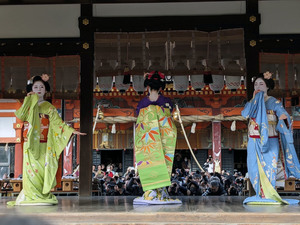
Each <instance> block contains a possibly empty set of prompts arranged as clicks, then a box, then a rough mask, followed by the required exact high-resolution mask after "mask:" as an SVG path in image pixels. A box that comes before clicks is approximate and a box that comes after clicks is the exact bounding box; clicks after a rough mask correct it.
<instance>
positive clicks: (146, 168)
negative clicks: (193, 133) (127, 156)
mask: <svg viewBox="0 0 300 225" xmlns="http://www.w3.org/2000/svg"><path fill="white" fill-rule="evenodd" d="M176 138H177V129H176V126H175V124H174V122H173V120H172V117H171V112H170V109H169V108H165V107H163V106H158V105H149V106H147V107H145V108H142V109H141V110H140V111H139V116H138V118H137V124H136V130H135V156H136V162H137V168H138V172H139V175H140V180H141V183H142V186H143V190H144V191H147V190H152V189H156V188H161V187H166V186H169V185H170V184H171V182H170V176H171V171H172V166H173V160H174V151H175V145H176Z"/></svg>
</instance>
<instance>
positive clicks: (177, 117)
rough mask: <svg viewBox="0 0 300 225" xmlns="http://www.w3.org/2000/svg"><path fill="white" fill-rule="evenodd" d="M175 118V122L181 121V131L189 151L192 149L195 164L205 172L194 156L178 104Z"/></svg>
mask: <svg viewBox="0 0 300 225" xmlns="http://www.w3.org/2000/svg"><path fill="white" fill-rule="evenodd" d="M173 118H174V119H175V120H177V119H178V120H179V123H180V126H181V129H182V132H183V135H184V138H185V141H186V143H187V145H188V147H189V149H190V152H191V155H192V156H193V158H194V160H195V162H196V163H197V165H198V167H199V168H200V169H201V171H202V172H204V169H203V168H202V167H201V165H200V163H199V162H198V160H197V158H196V156H195V154H194V152H193V150H192V148H191V145H190V142H189V140H188V138H187V136H186V133H185V130H184V126H183V123H182V120H181V116H180V111H179V107H178V105H177V104H176V111H175V113H174V115H173Z"/></svg>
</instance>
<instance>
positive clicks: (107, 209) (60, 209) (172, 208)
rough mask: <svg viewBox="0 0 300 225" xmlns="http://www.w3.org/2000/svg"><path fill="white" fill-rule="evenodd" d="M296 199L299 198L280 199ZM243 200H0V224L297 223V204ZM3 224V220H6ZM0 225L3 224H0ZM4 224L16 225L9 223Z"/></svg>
mask: <svg viewBox="0 0 300 225" xmlns="http://www.w3.org/2000/svg"><path fill="white" fill-rule="evenodd" d="M283 197H284V198H293V199H300V196H283ZM244 198H245V197H237V196H236V197H229V196H224V197H223V196H221V197H217V196H216V197H198V196H197V197H180V199H181V200H182V202H183V204H182V205H164V206H161V205H156V206H154V205H153V206H143V205H133V204H132V201H133V199H134V197H132V196H127V197H120V196H113V197H106V196H100V197H98V196H94V197H88V198H83V197H82V198H79V197H77V196H59V197H58V201H59V204H58V205H55V206H15V207H8V206H7V205H6V202H7V201H10V200H12V199H15V198H11V197H2V198H0V225H2V224H3V223H2V222H3V221H4V219H5V217H7V216H13V217H12V218H14V219H15V218H17V217H26V218H30V219H31V220H33V221H36V223H35V222H33V223H22V224H26V225H27V224H41V222H40V220H43V221H46V224H49V225H51V224H59V225H75V224H76V225H81V224H82V225H98V224H114V225H115V224H280V225H283V224H300V205H286V206H247V205H243V204H242V202H243V200H244ZM6 221H7V220H6ZM3 225H4V224H3ZM5 225H16V224H14V223H13V222H12V223H9V224H7V223H6V224H5Z"/></svg>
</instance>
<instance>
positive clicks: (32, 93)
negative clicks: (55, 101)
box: [27, 91, 35, 96]
mask: <svg viewBox="0 0 300 225" xmlns="http://www.w3.org/2000/svg"><path fill="white" fill-rule="evenodd" d="M34 94H35V92H33V91H31V92H29V93H27V96H29V95H34Z"/></svg>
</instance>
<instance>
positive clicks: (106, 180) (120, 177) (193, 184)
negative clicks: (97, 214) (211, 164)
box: [93, 159, 244, 196]
mask: <svg viewBox="0 0 300 225" xmlns="http://www.w3.org/2000/svg"><path fill="white" fill-rule="evenodd" d="M189 165H190V163H189V160H186V159H184V160H183V164H179V163H178V160H176V159H175V160H174V167H173V171H172V175H171V185H170V186H169V187H168V188H167V189H168V192H169V194H170V196H209V195H219V196H221V195H239V196H240V195H242V193H243V187H244V177H243V175H242V173H241V172H238V171H233V173H231V172H230V171H226V170H223V171H222V172H221V173H216V172H209V171H207V168H206V167H205V168H206V171H205V172H200V171H199V170H197V171H196V172H191V170H190V168H189V167H188V166H189ZM93 177H94V178H93V184H94V188H96V189H100V191H101V193H102V195H106V196H121V195H133V196H141V195H143V189H142V185H141V181H140V178H139V175H138V172H137V171H136V170H135V168H134V167H128V168H127V170H126V172H125V173H124V174H122V164H119V165H118V166H115V165H114V164H109V165H107V166H106V167H105V165H103V164H102V165H98V167H97V170H96V166H93Z"/></svg>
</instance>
